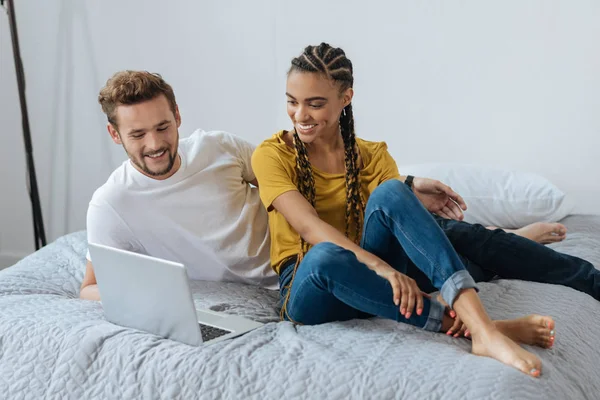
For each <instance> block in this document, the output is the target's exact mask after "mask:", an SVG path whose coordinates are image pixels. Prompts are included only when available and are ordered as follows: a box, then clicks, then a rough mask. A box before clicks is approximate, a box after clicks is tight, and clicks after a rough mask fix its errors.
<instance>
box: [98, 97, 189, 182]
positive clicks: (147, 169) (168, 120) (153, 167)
mask: <svg viewBox="0 0 600 400" xmlns="http://www.w3.org/2000/svg"><path fill="white" fill-rule="evenodd" d="M116 122H117V125H118V126H117V127H114V126H113V125H112V124H110V123H109V124H108V131H109V133H110V135H111V137H112V139H113V141H114V142H115V143H117V144H122V145H123V148H124V149H125V151H126V152H127V155H128V156H129V159H130V160H131V162H132V163H133V165H134V166H135V167H136V169H138V170H139V171H140V172H141V173H143V174H144V175H146V176H149V177H151V178H154V179H159V180H162V179H167V178H168V177H170V176H171V175H173V174H174V173H175V172H176V171H177V169H179V165H180V160H179V157H178V156H177V147H178V144H179V131H178V129H177V128H179V126H180V125H181V118H180V116H179V110H178V109H176V111H175V115H173V111H171V108H170V107H169V102H168V101H167V98H166V97H165V96H164V95H160V96H158V97H155V98H154V99H152V100H148V101H145V102H143V103H138V104H133V105H120V106H118V107H117V112H116ZM117 129H118V131H117Z"/></svg>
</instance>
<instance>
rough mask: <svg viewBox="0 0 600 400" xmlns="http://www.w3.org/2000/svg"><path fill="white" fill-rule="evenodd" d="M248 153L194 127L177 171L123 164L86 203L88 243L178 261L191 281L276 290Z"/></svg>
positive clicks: (225, 136)
mask: <svg viewBox="0 0 600 400" xmlns="http://www.w3.org/2000/svg"><path fill="white" fill-rule="evenodd" d="M253 151H254V146H253V145H251V144H250V143H248V142H246V141H244V140H242V139H240V138H239V137H237V136H235V135H232V134H230V133H226V132H204V131H201V130H197V131H195V132H194V133H193V134H192V135H191V136H190V137H188V138H183V139H180V141H179V150H178V152H179V155H180V157H181V166H180V167H179V169H178V170H177V172H175V174H173V175H172V176H171V177H169V178H167V179H165V180H156V179H152V178H150V177H148V176H146V175H144V174H142V173H141V172H139V171H138V170H137V169H135V167H134V166H133V165H132V164H131V162H130V161H129V160H127V161H125V162H124V163H123V164H122V165H121V166H120V167H119V168H117V169H116V170H115V171H114V172H113V173H112V175H111V176H110V177H109V178H108V181H107V182H106V183H105V184H104V185H103V186H101V187H100V188H99V189H98V190H96V192H95V193H94V195H93V197H92V200H91V201H90V204H89V208H88V213H87V236H88V242H92V243H98V244H103V245H107V246H112V247H116V248H119V249H123V250H129V251H134V252H137V253H141V254H146V255H149V256H153V257H158V258H162V259H166V260H170V261H175V262H179V263H182V264H184V265H185V266H186V268H187V271H188V275H189V277H190V278H191V279H195V280H209V281H231V282H242V283H247V284H253V285H259V286H263V287H266V288H269V289H277V288H278V278H277V275H276V274H275V272H274V271H273V270H272V269H271V266H270V259H269V257H270V256H269V250H270V249H269V247H270V238H269V229H268V216H267V212H266V210H265V209H264V207H263V205H262V203H261V202H260V198H259V195H258V189H257V188H255V187H252V186H250V185H249V184H248V183H247V182H249V181H252V180H254V179H255V176H254V173H253V172H252V166H251V164H250V159H251V156H252V152H253ZM199 249H203V251H202V252H200V251H199ZM207 254H208V256H207ZM88 259H90V255H89V252H88Z"/></svg>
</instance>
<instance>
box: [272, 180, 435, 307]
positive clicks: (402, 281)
mask: <svg viewBox="0 0 600 400" xmlns="http://www.w3.org/2000/svg"><path fill="white" fill-rule="evenodd" d="M273 207H274V208H275V209H277V211H279V212H280V213H281V214H283V216H284V217H285V219H286V220H287V222H288V223H289V224H290V225H291V226H292V227H293V228H294V229H295V230H296V232H298V234H300V236H302V238H304V240H306V241H307V242H308V243H310V244H311V245H316V244H318V243H321V242H331V243H334V244H336V245H338V246H340V247H343V248H345V249H347V250H349V251H351V252H353V253H354V254H355V255H356V258H357V259H358V260H359V261H360V262H362V263H363V264H365V265H366V266H367V267H368V268H369V269H370V270H372V271H374V272H375V273H377V275H379V276H381V277H382V278H384V279H386V280H387V281H388V282H390V284H391V286H392V291H393V296H394V304H396V305H397V306H399V307H400V313H401V314H402V315H404V316H405V317H406V318H409V317H410V314H411V313H412V311H413V309H414V308H415V305H416V310H417V314H418V315H421V313H422V312H423V297H422V293H421V291H420V290H419V288H418V286H417V284H416V282H415V281H414V279H412V278H410V277H408V276H407V275H404V274H402V273H400V272H398V271H396V270H395V269H394V268H392V267H391V266H390V265H389V264H387V263H386V262H385V261H383V260H382V259H381V258H379V257H377V256H376V255H374V254H372V253H370V252H368V251H366V250H364V249H363V248H362V247H360V246H358V245H357V244H355V243H354V242H353V241H351V240H350V239H348V238H347V237H346V236H345V235H344V234H342V233H341V232H340V231H338V230H337V229H335V228H334V227H333V226H331V225H329V224H328V223H326V222H325V221H323V220H322V219H320V218H319V216H318V214H317V212H316V210H315V209H314V207H313V206H311V205H310V203H309V202H308V201H307V200H306V199H305V198H304V196H302V195H301V194H300V192H298V191H295V190H292V191H288V192H285V193H283V194H281V195H280V196H278V197H277V198H276V199H275V200H274V201H273Z"/></svg>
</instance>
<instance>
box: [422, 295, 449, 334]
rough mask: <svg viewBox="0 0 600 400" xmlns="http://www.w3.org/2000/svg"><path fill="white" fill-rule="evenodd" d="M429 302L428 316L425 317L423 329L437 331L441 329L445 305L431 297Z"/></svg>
mask: <svg viewBox="0 0 600 400" xmlns="http://www.w3.org/2000/svg"><path fill="white" fill-rule="evenodd" d="M429 304H430V306H429V316H428V317H427V322H425V326H424V327H423V329H424V330H426V331H430V332H439V331H440V330H441V329H442V320H443V318H444V311H445V310H444V309H445V307H444V306H443V305H442V303H440V302H438V301H435V300H433V299H432V300H431V302H430V303H429Z"/></svg>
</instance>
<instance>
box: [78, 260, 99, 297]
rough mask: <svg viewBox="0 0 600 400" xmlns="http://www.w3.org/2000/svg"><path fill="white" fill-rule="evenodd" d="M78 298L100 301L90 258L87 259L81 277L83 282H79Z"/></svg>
mask: <svg viewBox="0 0 600 400" xmlns="http://www.w3.org/2000/svg"><path fill="white" fill-rule="evenodd" d="M79 298H81V299H83V300H96V301H100V291H99V290H98V284H97V283H96V274H94V266H93V265H92V262H91V261H90V260H87V264H86V268H85V276H84V277H83V282H81V288H80V289H79Z"/></svg>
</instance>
